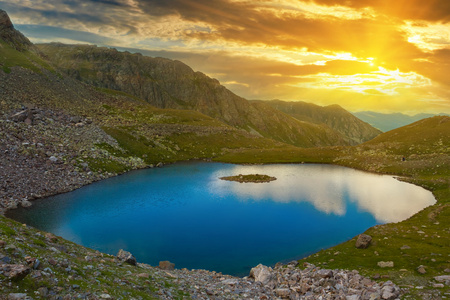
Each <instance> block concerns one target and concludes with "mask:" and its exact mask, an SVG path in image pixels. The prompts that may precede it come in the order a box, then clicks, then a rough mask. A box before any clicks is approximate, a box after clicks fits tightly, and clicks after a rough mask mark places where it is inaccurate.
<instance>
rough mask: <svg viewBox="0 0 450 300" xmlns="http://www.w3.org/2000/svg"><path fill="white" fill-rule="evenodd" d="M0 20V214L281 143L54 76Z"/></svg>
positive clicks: (4, 18)
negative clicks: (106, 182)
mask: <svg viewBox="0 0 450 300" xmlns="http://www.w3.org/2000/svg"><path fill="white" fill-rule="evenodd" d="M0 16H1V19H0V24H7V25H8V26H3V27H2V31H1V36H7V37H8V38H9V39H5V40H0V138H1V141H2V143H1V144H0V150H1V151H0V166H1V167H0V178H1V180H0V212H1V211H2V210H3V209H7V208H12V207H14V206H15V205H18V204H21V203H23V205H28V203H27V201H28V200H32V199H34V198H39V197H43V196H46V195H50V194H55V193H61V192H64V191H68V190H73V189H75V188H77V187H79V186H81V185H84V184H87V183H89V182H92V181H95V180H100V179H102V178H106V177H110V176H114V175H115V174H118V173H122V172H125V171H127V170H131V169H136V168H144V167H149V166H154V165H157V164H158V163H168V162H173V161H177V160H188V159H210V158H211V157H214V156H216V155H219V154H220V153H223V152H227V151H233V149H239V148H242V147H250V148H252V147H254V148H260V147H262V148H265V147H277V146H279V145H280V143H276V142H274V141H273V140H269V139H265V138H261V137H258V136H256V135H252V134H249V133H247V132H246V131H244V130H239V129H236V128H234V127H231V126H229V125H226V124H224V123H222V122H220V121H218V120H215V119H212V118H211V117H208V116H205V115H203V114H201V113H199V112H195V111H186V110H184V111H181V110H171V109H157V108H155V107H153V106H151V105H149V104H148V103H147V102H145V101H143V100H141V99H139V98H137V97H133V96H131V95H127V94H125V93H120V92H117V91H113V90H107V89H102V90H100V89H96V88H93V87H91V86H89V85H87V84H84V83H82V82H80V81H78V80H75V79H73V78H71V77H68V76H65V75H64V74H60V73H58V72H57V71H55V69H53V68H52V67H51V66H50V65H49V64H48V63H47V62H46V61H45V60H43V59H42V58H41V57H40V55H39V53H38V52H35V51H30V50H29V49H31V48H30V47H32V45H31V46H30V44H26V45H27V47H19V46H17V48H18V49H19V50H17V49H16V48H15V47H16V46H15V45H25V42H26V41H27V40H26V39H25V38H24V37H23V36H22V35H21V34H20V33H19V32H17V31H16V30H15V29H14V27H13V26H12V25H11V22H10V20H9V18H8V16H7V15H6V13H4V12H2V13H1V14H0ZM14 37H18V40H15V39H14Z"/></svg>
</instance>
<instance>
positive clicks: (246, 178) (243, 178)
mask: <svg viewBox="0 0 450 300" xmlns="http://www.w3.org/2000/svg"><path fill="white" fill-rule="evenodd" d="M220 179H222V180H227V181H237V182H240V183H247V182H255V183H263V182H270V181H274V180H277V178H276V177H271V176H269V175H261V174H249V175H242V174H239V175H235V176H227V177H220Z"/></svg>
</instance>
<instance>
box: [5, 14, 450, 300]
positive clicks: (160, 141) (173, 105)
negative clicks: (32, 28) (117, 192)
mask: <svg viewBox="0 0 450 300" xmlns="http://www.w3.org/2000/svg"><path fill="white" fill-rule="evenodd" d="M0 66H1V68H0V69H1V70H0V139H1V144H0V162H1V164H0V178H1V185H0V211H1V212H2V213H3V212H5V211H7V210H10V209H14V208H16V207H17V206H23V207H27V206H30V205H32V203H33V202H32V201H33V200H35V199H39V198H43V197H46V196H50V195H55V194H60V193H64V192H68V191H72V190H75V189H77V188H79V187H81V186H85V185H87V184H90V183H92V182H95V181H99V180H102V179H105V178H109V177H113V176H117V175H120V174H122V173H124V172H127V171H130V170H134V169H143V168H160V167H162V168H163V167H164V165H165V164H170V163H174V162H178V161H188V160H203V161H217V162H226V163H236V164H270V163H320V164H335V165H341V166H346V167H350V168H354V169H359V170H364V171H368V172H373V173H379V174H391V175H395V176H398V177H399V180H402V181H406V182H409V183H412V184H415V185H418V186H421V187H424V188H425V189H427V190H430V191H431V192H433V195H434V196H435V198H436V199H437V203H436V204H435V205H433V206H430V207H428V208H425V209H424V210H423V211H421V212H419V213H417V214H416V215H414V216H412V217H411V218H409V219H408V220H405V221H402V222H399V223H391V224H385V225H377V226H375V227H372V228H370V229H369V230H367V232H366V234H368V235H370V236H372V239H373V242H372V244H371V245H370V246H369V247H368V248H367V249H357V248H355V241H356V237H355V238H354V239H352V240H349V241H348V242H345V243H343V244H340V245H338V246H335V247H333V248H330V249H324V250H322V251H320V252H318V253H315V254H312V255H311V256H309V257H306V258H304V259H301V260H299V262H298V263H293V264H291V265H286V266H284V267H283V266H277V268H276V269H277V274H278V275H277V276H279V278H282V277H283V276H288V275H289V276H291V275H292V272H293V273H295V272H297V273H295V274H299V272H305V274H306V273H308V274H309V275H308V276H312V277H311V278H313V277H314V276H316V277H317V278H329V277H330V276H331V275H326V274H325V275H326V276H325V275H324V276H325V277H321V276H322V275H320V274H318V273H316V272H318V271H319V268H320V269H322V271H323V270H329V269H333V270H340V269H344V270H349V271H348V272H349V274H352V275H351V277H352V278H353V277H357V276H356V275H355V274H356V273H351V272H352V271H351V270H357V271H358V272H359V274H361V275H362V276H366V277H367V278H370V280H369V281H366V283H367V284H368V286H372V287H373V285H374V284H375V283H374V282H377V284H378V285H379V290H377V291H378V292H379V294H380V295H379V296H380V297H381V295H382V293H381V290H382V288H384V290H385V291H386V290H392V291H394V290H395V293H393V295H394V296H392V297H394V298H395V297H397V296H398V295H399V293H400V290H397V288H394V287H392V285H391V283H389V282H393V283H394V284H396V286H400V287H401V289H402V290H401V292H402V295H403V297H404V298H405V299H417V298H419V299H420V298H422V299H441V298H443V297H448V296H449V295H448V294H449V293H450V290H449V285H448V279H447V281H446V279H444V280H443V281H442V282H441V281H439V280H440V279H439V280H437V279H436V277H437V276H444V277H438V278H447V277H445V276H449V270H450V262H449V257H448V249H449V247H450V244H449V241H450V232H449V228H450V226H449V222H450V221H449V220H450V219H449V214H450V189H449V186H450V138H449V137H450V117H448V116H435V117H431V118H427V119H423V120H419V121H416V122H414V123H412V124H410V125H406V126H403V127H400V128H397V129H394V130H391V131H388V132H385V133H381V131H379V130H377V129H375V128H374V127H372V126H370V125H369V124H367V123H365V122H362V121H361V120H359V119H357V118H355V117H353V116H351V115H350V113H348V112H347V111H345V110H344V109H342V108H341V107H338V106H331V107H317V106H315V105H310V104H306V103H297V104H296V105H294V104H290V103H287V102H281V101H273V102H272V101H269V102H265V101H264V102H263V101H248V100H246V99H244V98H241V97H239V96H237V95H235V94H234V93H232V92H231V91H229V90H228V89H226V88H225V87H224V86H222V85H220V83H219V82H218V81H217V80H215V79H212V78H210V77H208V76H206V75H204V74H202V73H200V72H194V71H193V70H192V69H191V68H190V67H188V66H187V65H185V64H183V63H181V62H178V61H171V60H168V59H162V58H150V57H144V56H142V55H139V54H131V53H123V52H119V51H117V50H114V49H109V48H101V47H95V46H85V45H82V46H80V45H76V46H74V45H64V44H40V45H37V46H36V45H34V44H32V43H31V42H30V41H29V40H28V39H27V38H26V37H25V36H23V35H22V34H21V33H20V32H18V31H17V30H15V29H14V26H13V24H12V23H11V21H10V19H9V17H8V15H7V14H6V12H4V11H1V10H0ZM392 201H395V199H392ZM0 233H1V235H0V260H1V264H0V268H3V266H5V268H6V265H8V268H11V267H10V266H15V267H16V268H19V271H20V270H21V272H19V271H17V272H15V273H13V272H12V271H11V270H10V269H8V270H7V269H2V272H3V273H1V274H0V282H1V287H0V294H2V296H0V298H1V297H3V296H4V298H5V299H8V298H7V297H8V295H10V294H14V293H18V294H25V296H24V295H22V298H19V299H31V298H26V297H35V298H37V299H44V298H49V299H58V297H67V299H72V298H76V297H84V298H85V299H107V298H117V299H119V298H122V299H132V298H133V299H147V298H149V297H150V298H155V299H158V298H162V299H184V298H186V299H188V298H189V297H192V298H194V297H193V296H196V297H203V298H204V299H207V298H212V297H213V295H216V296H217V297H225V298H226V299H232V297H234V298H246V296H244V295H243V294H245V293H232V292H231V290H230V289H231V287H232V288H233V291H236V290H244V289H247V290H248V294H247V298H250V297H260V296H261V297H262V296H263V295H265V296H266V298H260V299H272V298H271V297H281V298H282V295H284V296H286V294H283V293H285V292H286V291H285V290H279V289H284V288H285V287H284V286H283V284H284V285H286V284H287V283H286V282H284V281H282V280H281V279H280V281H281V284H280V285H277V286H276V289H275V285H274V286H268V287H267V286H264V285H263V284H259V283H258V284H259V285H258V284H255V280H254V279H252V280H248V281H247V279H238V278H235V277H231V276H227V275H223V274H219V273H216V272H214V270H209V271H192V272H191V271H188V270H175V271H174V270H170V269H169V270H165V269H164V268H156V267H150V266H148V265H145V264H138V267H136V266H132V265H129V264H127V263H124V262H123V261H122V260H121V259H119V258H117V257H115V256H111V255H106V254H103V253H100V252H98V251H94V250H91V249H87V248H84V247H82V246H80V245H76V244H74V243H71V242H68V241H66V240H64V239H62V238H60V237H56V236H54V235H52V234H50V233H45V232H41V231H39V230H36V229H34V228H31V227H29V226H27V225H25V224H19V223H17V222H15V221H13V220H11V219H8V218H5V217H3V216H1V217H0ZM405 246H407V247H405ZM37 261H39V263H37V264H38V265H40V267H39V266H36V268H34V266H35V264H36V262H37ZM380 261H383V262H386V261H392V262H394V264H393V267H387V268H384V267H383V268H382V267H380V266H379V265H378V262H380ZM311 264H314V265H311ZM315 266H317V268H316V267H315ZM287 270H290V271H289V272H291V273H289V274H287V273H283V272H288V271H287ZM13 271H14V270H13ZM339 272H344V271H335V273H336V274H341V273H339ZM353 272H354V271H353ZM6 274H9V275H6ZM11 274H15V276H12V275H11ZM342 274H344V273H342ZM342 274H341V275H342ZM345 274H347V273H345ZM341 275H339V276H341ZM336 276H337V275H336ZM342 276H344V275H342ZM346 276H347V277H348V276H350V275H346ZM314 278H315V277H314ZM357 278H359V277H357ZM227 280H228V281H227ZM355 280H356V279H355ZM357 280H361V282H362V281H363V278H362V277H361V278H359V279H357ZM371 280H373V283H372V281H371ZM224 281H225V283H224ZM358 282H359V281H358ZM387 282H388V283H387ZM274 284H275V283H274ZM277 284H278V283H277ZM347 284H349V283H348V282H347ZM359 287H360V286H358V288H359ZM391 287H392V289H391ZM324 288H325V287H322V289H320V292H323V293H326V292H325V291H324ZM364 288H366V290H367V286H366V287H364ZM361 289H362V288H361ZM228 290H229V291H228ZM276 290H278V292H276ZM347 292H348V290H347ZM360 293H362V292H360ZM241 294H242V295H241ZM445 295H447V296H445ZM310 296H311V295H310ZM71 297H72V298H71ZM311 297H314V294H313V295H312V296H311ZM386 297H387V298H383V299H391V298H389V297H390V296H389V297H388V296H386ZM203 298H202V299H203ZM394 298H392V299H394ZM15 299H17V298H15Z"/></svg>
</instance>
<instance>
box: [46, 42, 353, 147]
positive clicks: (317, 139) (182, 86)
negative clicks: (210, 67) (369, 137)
mask: <svg viewBox="0 0 450 300" xmlns="http://www.w3.org/2000/svg"><path fill="white" fill-rule="evenodd" d="M38 47H39V49H40V50H41V51H42V52H43V53H45V54H46V55H47V56H48V58H49V59H50V60H51V62H52V64H54V65H55V66H56V67H57V69H58V70H59V71H61V72H63V73H65V74H67V75H69V76H71V77H73V78H76V79H78V80H81V81H83V82H85V83H88V84H91V85H93V86H97V87H102V88H108V89H113V90H118V91H123V92H126V93H128V94H131V95H134V96H136V97H139V98H141V99H144V100H145V101H147V102H148V103H150V104H151V105H154V106H156V107H160V108H176V109H191V110H195V111H199V112H201V113H203V114H205V115H208V116H210V117H212V118H215V119H217V120H220V121H222V122H225V123H226V124H229V125H231V126H234V127H237V128H242V129H245V130H247V131H248V132H251V133H253V134H257V135H260V136H263V137H266V138H272V139H275V140H278V141H281V142H284V143H289V144H293V145H296V146H300V147H318V146H329V145H348V141H347V140H346V139H345V138H344V137H343V136H342V135H341V134H339V133H338V132H336V131H335V130H333V129H331V128H329V127H327V126H323V125H316V124H314V123H310V122H305V121H303V122H299V121H298V120H297V119H294V118H292V117H290V116H288V115H286V114H284V113H282V112H280V111H278V110H276V109H273V108H271V107H270V106H267V105H265V104H263V103H259V104H252V103H250V102H249V101H247V100H245V99H243V98H241V97H239V96H237V95H235V94H233V93H232V92H231V91H229V90H228V89H226V88H225V87H224V86H222V85H221V84H220V83H219V82H218V81H217V80H215V79H212V78H209V77H208V76H206V75H205V74H203V73H200V72H194V71H193V70H192V69H191V68H190V67H189V66H187V65H185V64H183V63H182V62H179V61H172V60H169V59H165V58H152V57H146V56H142V55H141V54H131V53H128V52H119V51H117V50H115V49H108V48H100V47H95V46H88V45H64V44H57V43H52V44H42V45H38Z"/></svg>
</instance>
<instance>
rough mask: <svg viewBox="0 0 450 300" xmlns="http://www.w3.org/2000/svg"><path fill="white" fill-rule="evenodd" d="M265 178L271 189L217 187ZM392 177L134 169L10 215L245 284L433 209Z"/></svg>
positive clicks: (215, 167) (420, 193)
mask: <svg viewBox="0 0 450 300" xmlns="http://www.w3.org/2000/svg"><path fill="white" fill-rule="evenodd" d="M239 174H266V175H269V176H274V177H276V178H277V180H275V181H271V182H267V183H239V182H232V181H225V180H221V179H219V178H220V177H224V176H233V175H239ZM435 201H436V200H435V199H434V197H433V195H432V193H431V192H429V191H427V190H425V189H423V188H420V187H418V186H415V185H412V184H408V183H405V182H401V181H399V180H397V179H395V178H394V177H392V176H386V175H376V174H371V173H366V172H362V171H357V170H353V169H349V168H344V167H339V166H332V165H318V164H276V165H233V164H223V163H206V162H185V163H176V164H173V165H167V166H164V167H163V168H153V169H145V170H138V171H132V172H129V173H127V174H124V175H121V176H116V177H114V178H110V179H106V180H102V181H99V182H96V183H93V184H90V185H88V186H85V187H82V188H80V189H78V190H75V191H73V192H70V193H65V194H60V195H57V196H53V197H49V198H45V199H40V200H36V201H34V202H33V206H32V207H30V208H19V209H16V210H12V211H9V212H8V214H7V216H8V217H10V218H12V219H15V220H17V221H19V222H22V223H26V224H28V225H31V226H34V227H36V228H38V229H41V230H44V231H48V232H52V233H54V234H55V235H58V236H62V237H64V238H66V239H68V240H71V241H73V242H75V243H78V244H81V245H83V246H86V247H89V248H92V249H96V250H99V251H102V252H106V253H109V254H113V255H115V254H117V252H118V251H119V249H125V250H127V251H130V252H131V253H132V254H133V255H134V256H135V257H136V258H137V261H138V262H143V263H148V264H150V265H158V263H159V261H162V260H169V261H171V262H173V263H175V267H176V268H188V269H207V270H214V271H218V272H219V271H220V272H223V273H225V274H231V275H238V276H244V275H248V272H249V270H250V268H252V267H254V266H256V265H258V264H259V263H262V264H264V265H274V264H275V263H277V262H287V261H291V260H294V259H300V258H302V257H305V256H307V255H309V254H312V253H314V252H316V251H318V250H320V249H323V248H328V247H331V246H334V245H337V244H339V243H341V242H344V241H346V240H348V239H350V238H352V237H354V236H356V235H358V234H360V233H362V232H364V231H365V230H366V229H368V228H369V227H372V226H374V225H377V224H384V223H389V222H398V221H401V220H404V219H407V218H409V217H410V216H412V215H413V214H415V213H416V212H418V211H420V210H421V209H423V208H425V207H427V206H429V205H432V204H434V203H435Z"/></svg>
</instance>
